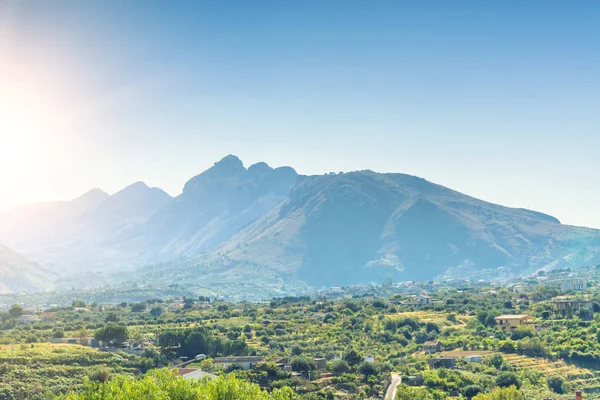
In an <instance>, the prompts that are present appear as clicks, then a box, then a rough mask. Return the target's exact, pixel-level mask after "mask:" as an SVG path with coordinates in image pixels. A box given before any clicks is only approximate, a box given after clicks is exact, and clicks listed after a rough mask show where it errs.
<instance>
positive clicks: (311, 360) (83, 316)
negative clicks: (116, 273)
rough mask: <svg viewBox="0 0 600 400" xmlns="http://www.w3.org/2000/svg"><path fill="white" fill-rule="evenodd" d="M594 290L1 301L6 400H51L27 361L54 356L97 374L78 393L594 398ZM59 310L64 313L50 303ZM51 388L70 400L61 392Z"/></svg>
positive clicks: (597, 308) (485, 288)
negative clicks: (231, 389)
mask: <svg viewBox="0 0 600 400" xmlns="http://www.w3.org/2000/svg"><path fill="white" fill-rule="evenodd" d="M584 282H585V283H584ZM599 283H600V268H597V267H596V266H593V267H589V268H582V269H580V270H576V271H570V270H553V271H545V272H540V273H538V274H536V275H535V276H533V277H531V278H527V279H518V280H514V281H511V282H509V283H507V284H501V283H498V282H496V283H495V282H484V281H477V282H470V281H467V280H460V281H452V280H448V281H437V282H436V281H419V282H401V283H394V282H391V281H386V282H384V284H383V285H380V286H375V285H368V286H365V285H363V286H351V287H333V288H330V289H326V290H324V291H322V292H320V293H318V294H315V295H311V296H289V297H282V298H274V299H269V300H263V301H256V302H236V303H231V302H227V301H224V300H219V299H218V298H210V297H208V296H199V297H195V298H194V297H189V296H183V297H182V296H172V297H169V298H164V299H160V298H155V299H150V300H147V301H136V302H124V301H120V302H117V301H118V300H120V299H119V297H118V296H116V297H114V301H113V302H105V303H101V302H99V301H97V299H99V298H106V296H107V293H108V289H105V290H104V291H102V292H96V293H94V292H90V293H78V292H73V293H71V295H73V297H71V298H69V299H65V298H62V299H60V300H59V299H58V298H56V297H52V296H54V295H50V297H46V298H45V299H44V298H43V297H39V298H38V301H40V302H39V303H37V304H31V303H29V304H25V303H22V304H9V303H7V302H6V301H4V304H3V305H2V307H3V308H4V309H5V311H4V312H2V313H1V314H0V322H1V324H2V325H1V330H0V343H3V345H2V347H1V348H0V362H4V363H7V364H6V365H5V368H8V369H7V370H6V373H5V374H4V375H3V377H0V382H1V383H3V384H4V385H8V386H9V387H12V384H11V382H14V381H13V380H11V378H10V377H11V376H14V374H17V373H19V371H21V372H23V371H24V370H27V371H29V373H31V374H32V381H31V383H30V385H31V386H28V385H26V386H25V387H20V388H18V387H12V389H11V390H12V391H13V392H12V393H17V394H16V395H12V396H13V397H9V398H22V396H24V393H34V392H36V390H41V389H42V386H41V385H42V383H41V382H42V376H40V375H39V373H38V372H36V370H35V369H29V368H31V367H28V366H27V365H26V364H24V362H25V360H26V359H27V357H31V355H32V354H35V353H37V352H39V354H45V357H46V359H45V360H46V361H40V362H41V363H43V365H39V367H38V368H42V369H50V370H51V369H52V368H54V367H53V366H52V365H56V362H57V361H56V360H54V356H53V354H57V355H58V354H60V355H61V361H58V363H59V364H62V365H64V366H65V367H67V366H68V365H71V363H72V360H74V359H76V358H78V357H80V354H82V352H83V353H85V354H87V356H86V357H88V358H89V359H90V360H94V359H95V358H97V359H98V362H94V361H92V363H91V364H90V365H89V366H85V367H84V366H82V367H78V372H77V373H74V374H73V377H72V380H71V384H70V385H71V387H74V388H77V387H79V386H78V385H81V384H82V382H83V376H86V375H87V376H90V373H91V370H94V371H98V370H104V371H105V373H106V374H116V375H119V374H123V373H125V375H127V374H130V375H131V374H132V375H139V374H142V373H144V372H146V371H149V370H152V369H155V368H167V369H169V370H172V371H175V372H176V374H177V375H178V376H180V377H181V379H186V380H191V381H194V380H196V379H200V378H202V379H204V378H206V379H220V377H222V376H232V377H236V379H241V380H243V381H247V382H251V383H255V384H258V385H259V386H260V387H262V388H263V390H267V391H269V390H273V389H275V388H279V387H282V386H289V387H291V388H292V389H293V390H294V392H295V393H296V394H297V395H300V396H301V397H302V398H306V399H322V398H323V399H328V398H347V399H367V398H369V399H378V398H386V397H385V396H389V395H393V396H396V398H398V399H404V397H402V396H403V395H404V394H406V395H407V396H408V395H409V394H410V395H411V396H415V394H414V393H420V394H419V396H423V397H422V398H424V399H427V398H432V399H446V398H447V399H451V398H475V396H476V394H477V393H479V396H480V397H481V396H483V395H485V394H486V393H490V395H491V393H493V392H494V390H500V389H502V388H503V387H506V388H509V387H510V386H514V387H515V388H516V389H518V392H519V393H523V394H524V395H525V396H526V398H528V399H529V398H535V399H538V398H539V399H557V400H558V399H560V400H563V399H573V398H575V396H576V393H577V392H579V393H580V396H582V398H583V399H594V398H596V397H594V396H596V394H597V396H600V371H598V370H597V363H598V362H600V330H599V328H600V322H599V321H600V288H599V287H598V284H599ZM114 295H116V293H114ZM75 296H81V297H75ZM17 298H18V297H17ZM57 301H62V302H63V303H62V304H56V303H55V304H50V303H49V302H57ZM65 301H69V302H70V304H69V303H67V304H64V302H65ZM84 349H86V350H84ZM19 354H23V356H25V355H26V354H28V356H27V357H25V358H22V357H23V356H20V355H19ZM103 354H106V356H105V355H103ZM119 354H121V355H122V356H120V357H127V358H128V359H129V360H130V361H128V363H127V365H126V366H125V367H123V368H128V369H126V370H122V368H121V367H120V368H116V369H114V368H113V367H111V365H112V364H111V363H107V362H106V357H117V356H118V355H119ZM42 359H44V358H42ZM18 360H22V361H18ZM9 361H10V362H9ZM46 363H47V364H46ZM70 368H72V367H70ZM113 369H114V370H113ZM36 379H39V381H37V382H38V383H35V382H36ZM36 385H40V386H36ZM73 385H74V386H73ZM36 387H37V388H39V389H36ZM44 388H51V390H52V391H53V392H55V393H56V394H60V393H64V390H65V387H64V386H60V385H58V382H56V383H53V381H52V380H50V381H45V386H44ZM507 390H508V389H507ZM18 393H21V394H20V395H19V394H18ZM390 393H391V394H390ZM403 393H404V394H403ZM411 393H412V394H411ZM539 396H542V397H539Z"/></svg>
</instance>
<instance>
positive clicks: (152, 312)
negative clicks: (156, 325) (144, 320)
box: [150, 307, 163, 317]
mask: <svg viewBox="0 0 600 400" xmlns="http://www.w3.org/2000/svg"><path fill="white" fill-rule="evenodd" d="M162 313H163V309H162V307H152V309H151V310H150V315H152V316H153V317H160V316H161V315H162Z"/></svg>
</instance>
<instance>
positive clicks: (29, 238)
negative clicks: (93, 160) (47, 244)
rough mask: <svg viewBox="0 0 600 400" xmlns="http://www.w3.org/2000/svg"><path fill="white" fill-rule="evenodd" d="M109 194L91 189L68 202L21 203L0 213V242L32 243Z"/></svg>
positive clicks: (39, 240)
mask: <svg viewBox="0 0 600 400" xmlns="http://www.w3.org/2000/svg"><path fill="white" fill-rule="evenodd" d="M108 197H109V195H108V193H105V192H103V191H102V190H100V189H93V190H90V191H89V192H87V193H85V194H83V195H81V196H79V197H77V198H76V199H73V200H71V201H54V202H45V203H35V204H24V205H21V206H17V207H15V208H13V209H12V210H9V211H6V212H4V213H2V214H0V242H3V243H7V244H8V245H9V246H11V247H13V248H17V247H20V246H36V245H38V244H40V242H43V241H44V240H45V239H46V236H48V235H49V234H52V232H54V231H55V229H56V228H57V227H58V226H59V225H60V224H62V223H63V222H64V221H65V220H70V219H71V218H73V217H74V216H76V215H79V214H81V213H83V212H85V211H87V210H90V209H93V208H94V207H96V206H98V205H99V204H100V203H102V202H103V201H104V200H106V199H107V198H108Z"/></svg>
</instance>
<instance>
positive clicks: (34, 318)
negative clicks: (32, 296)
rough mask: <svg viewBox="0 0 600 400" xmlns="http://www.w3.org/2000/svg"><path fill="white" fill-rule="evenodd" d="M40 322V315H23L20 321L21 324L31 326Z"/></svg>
mask: <svg viewBox="0 0 600 400" xmlns="http://www.w3.org/2000/svg"><path fill="white" fill-rule="evenodd" d="M39 320H40V316H39V315H35V314H31V315H21V316H20V317H19V319H18V321H19V323H20V324H29V323H31V322H38V321H39Z"/></svg>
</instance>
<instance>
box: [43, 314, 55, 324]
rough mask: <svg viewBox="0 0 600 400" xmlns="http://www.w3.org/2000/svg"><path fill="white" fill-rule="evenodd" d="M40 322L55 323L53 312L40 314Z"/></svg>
mask: <svg viewBox="0 0 600 400" xmlns="http://www.w3.org/2000/svg"><path fill="white" fill-rule="evenodd" d="M42 321H44V322H55V321H56V313H55V312H45V313H43V314H42Z"/></svg>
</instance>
